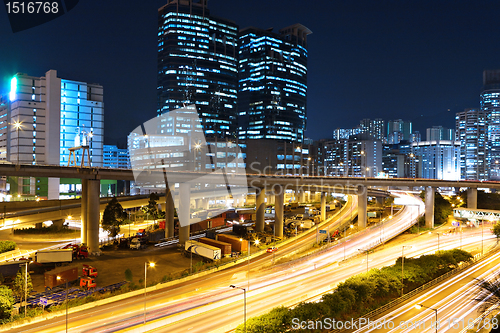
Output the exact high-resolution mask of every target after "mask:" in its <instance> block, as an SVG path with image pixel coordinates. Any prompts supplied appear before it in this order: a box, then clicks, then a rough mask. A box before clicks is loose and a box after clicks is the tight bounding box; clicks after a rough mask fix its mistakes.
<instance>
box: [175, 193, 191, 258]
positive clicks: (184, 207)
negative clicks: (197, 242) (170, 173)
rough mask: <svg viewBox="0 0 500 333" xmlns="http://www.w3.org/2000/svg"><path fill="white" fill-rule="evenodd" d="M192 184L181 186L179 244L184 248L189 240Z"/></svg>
mask: <svg viewBox="0 0 500 333" xmlns="http://www.w3.org/2000/svg"><path fill="white" fill-rule="evenodd" d="M190 192H191V184H189V183H181V184H179V212H178V215H179V222H180V227H179V244H180V245H182V247H183V248H184V244H185V243H186V242H187V241H188V240H189V227H190V225H189V222H190V212H189V207H190V200H191V197H190V194H191V193H190Z"/></svg>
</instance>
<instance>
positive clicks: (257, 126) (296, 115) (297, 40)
mask: <svg viewBox="0 0 500 333" xmlns="http://www.w3.org/2000/svg"><path fill="white" fill-rule="evenodd" d="M310 33H311V31H310V30H309V29H308V28H306V27H305V26H303V25H301V24H295V25H292V26H289V27H286V28H284V29H281V30H280V31H279V34H278V33H274V32H272V29H268V30H261V29H257V28H253V27H251V28H246V29H243V30H241V31H240V37H239V73H238V75H239V78H238V80H239V90H238V107H239V115H240V117H241V121H240V131H239V138H240V139H273V140H286V141H289V142H299V143H301V142H302V141H303V139H304V130H305V126H306V119H307V116H306V96H307V35H309V34H310Z"/></svg>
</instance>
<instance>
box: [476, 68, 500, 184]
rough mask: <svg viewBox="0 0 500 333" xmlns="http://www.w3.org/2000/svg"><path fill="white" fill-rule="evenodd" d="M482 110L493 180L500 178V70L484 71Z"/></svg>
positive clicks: (489, 167)
mask: <svg viewBox="0 0 500 333" xmlns="http://www.w3.org/2000/svg"><path fill="white" fill-rule="evenodd" d="M483 86H484V87H483V91H482V92H481V96H480V97H481V111H483V112H484V113H486V117H487V120H488V142H489V151H488V158H487V163H488V169H489V176H488V178H489V179H491V180H500V70H487V71H484V72H483Z"/></svg>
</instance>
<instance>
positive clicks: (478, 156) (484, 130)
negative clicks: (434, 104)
mask: <svg viewBox="0 0 500 333" xmlns="http://www.w3.org/2000/svg"><path fill="white" fill-rule="evenodd" d="M455 137H456V140H457V141H460V178H461V179H465V180H487V178H488V169H487V163H486V162H487V161H486V157H487V153H488V126H487V114H486V112H484V111H483V110H480V109H466V110H465V111H463V112H458V113H457V115H456V117H455Z"/></svg>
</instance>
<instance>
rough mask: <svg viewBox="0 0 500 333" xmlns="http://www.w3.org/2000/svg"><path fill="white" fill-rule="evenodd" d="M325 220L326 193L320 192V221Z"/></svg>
mask: <svg viewBox="0 0 500 333" xmlns="http://www.w3.org/2000/svg"><path fill="white" fill-rule="evenodd" d="M324 220H326V192H321V221H324Z"/></svg>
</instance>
